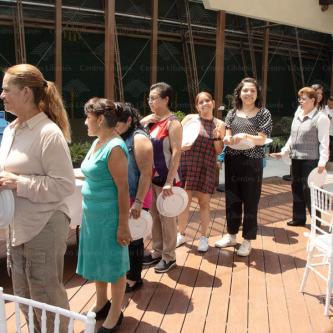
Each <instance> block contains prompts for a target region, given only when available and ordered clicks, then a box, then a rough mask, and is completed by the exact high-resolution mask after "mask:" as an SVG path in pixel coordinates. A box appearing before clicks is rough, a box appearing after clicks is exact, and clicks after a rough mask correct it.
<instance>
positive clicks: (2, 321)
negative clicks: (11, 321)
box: [0, 287, 7, 333]
mask: <svg viewBox="0 0 333 333" xmlns="http://www.w3.org/2000/svg"><path fill="white" fill-rule="evenodd" d="M0 332H4V333H5V332H7V322H6V312H5V300H4V299H3V288H1V287H0Z"/></svg>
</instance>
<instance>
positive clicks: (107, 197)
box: [76, 138, 129, 282]
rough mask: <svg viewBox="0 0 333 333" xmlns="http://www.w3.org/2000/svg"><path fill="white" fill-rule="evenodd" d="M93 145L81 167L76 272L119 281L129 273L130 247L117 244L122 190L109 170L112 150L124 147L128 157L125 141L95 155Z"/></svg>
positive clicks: (96, 278) (112, 140)
mask: <svg viewBox="0 0 333 333" xmlns="http://www.w3.org/2000/svg"><path fill="white" fill-rule="evenodd" d="M96 142H97V140H96V141H95V142H94V143H93V144H92V146H91V148H90V150H89V152H88V154H87V156H86V157H85V159H84V161H83V162H82V165H81V170H82V172H83V174H84V175H85V181H84V184H83V186H82V197H83V201H82V209H83V219H82V226H81V231H80V243H79V254H78V264H77V268H76V272H77V273H78V274H80V275H82V276H83V277H84V278H86V279H89V280H96V281H104V282H116V281H117V280H118V279H119V278H121V277H122V276H124V275H125V274H126V272H127V271H128V270H129V257H128V247H127V246H120V245H119V244H118V242H117V229H118V222H119V221H118V215H119V214H118V191H117V187H116V185H115V183H114V181H113V178H112V176H111V174H110V172H109V169H108V157H109V155H110V153H111V151H112V149H113V148H114V147H116V146H120V147H121V149H122V150H123V151H124V152H125V154H126V157H128V151H127V148H126V145H125V143H124V141H123V140H122V139H119V138H113V139H111V140H110V141H109V142H107V143H106V144H105V145H103V146H102V147H101V148H100V149H99V150H97V151H96V152H95V153H94V155H92V152H93V149H94V147H95V145H96Z"/></svg>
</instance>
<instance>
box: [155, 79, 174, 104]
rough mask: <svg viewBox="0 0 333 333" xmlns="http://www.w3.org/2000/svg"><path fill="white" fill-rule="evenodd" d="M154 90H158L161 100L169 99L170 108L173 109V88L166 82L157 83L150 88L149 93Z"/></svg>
mask: <svg viewBox="0 0 333 333" xmlns="http://www.w3.org/2000/svg"><path fill="white" fill-rule="evenodd" d="M154 89H157V90H158V93H159V95H160V97H161V98H166V97H169V101H168V108H171V102H172V97H173V89H172V87H171V86H170V85H169V84H167V83H165V82H157V83H155V84H153V85H152V86H151V87H150V89H149V91H152V90H154Z"/></svg>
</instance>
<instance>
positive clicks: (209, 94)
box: [195, 91, 214, 105]
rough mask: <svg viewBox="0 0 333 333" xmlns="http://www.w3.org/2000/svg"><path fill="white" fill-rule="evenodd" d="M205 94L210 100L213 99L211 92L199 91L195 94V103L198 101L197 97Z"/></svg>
mask: <svg viewBox="0 0 333 333" xmlns="http://www.w3.org/2000/svg"><path fill="white" fill-rule="evenodd" d="M202 94H205V95H206V96H207V97H208V98H209V99H210V100H211V101H213V100H214V99H213V96H212V94H211V93H209V92H208V91H200V92H199V93H198V94H197V95H196V96H195V105H198V103H199V97H200V95H202Z"/></svg>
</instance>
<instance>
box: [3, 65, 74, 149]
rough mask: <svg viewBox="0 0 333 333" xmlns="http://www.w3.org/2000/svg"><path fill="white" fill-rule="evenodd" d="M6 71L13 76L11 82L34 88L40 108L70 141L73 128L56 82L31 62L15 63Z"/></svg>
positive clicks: (35, 98) (22, 86) (34, 95)
mask: <svg viewBox="0 0 333 333" xmlns="http://www.w3.org/2000/svg"><path fill="white" fill-rule="evenodd" d="M4 72H5V74H9V75H11V76H12V77H11V78H10V83H12V84H14V85H16V86H18V87H20V88H21V89H23V88H24V87H29V88H30V89H31V90H32V93H33V97H34V103H35V104H36V106H37V107H38V109H39V110H41V111H42V112H44V113H45V114H46V115H47V116H48V118H49V119H51V120H52V121H53V122H54V123H56V124H57V125H58V126H59V128H60V129H61V131H62V133H63V135H64V137H65V139H66V141H67V142H70V141H71V130H70V125H69V121H68V117H67V112H66V110H65V108H64V104H63V102H62V98H61V96H60V94H59V92H58V90H57V88H56V86H55V84H54V83H53V82H51V81H46V80H45V79H44V76H43V74H42V73H41V72H40V70H39V69H38V68H37V67H35V66H33V65H30V64H19V65H15V66H12V67H9V68H7V69H6V70H5V71H4Z"/></svg>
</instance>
